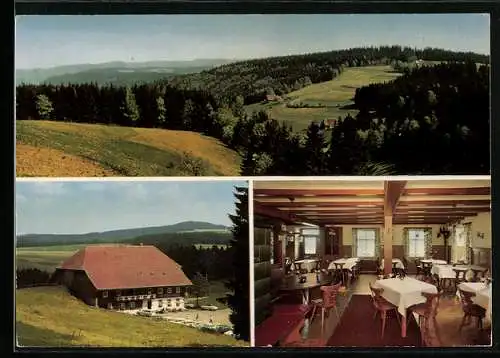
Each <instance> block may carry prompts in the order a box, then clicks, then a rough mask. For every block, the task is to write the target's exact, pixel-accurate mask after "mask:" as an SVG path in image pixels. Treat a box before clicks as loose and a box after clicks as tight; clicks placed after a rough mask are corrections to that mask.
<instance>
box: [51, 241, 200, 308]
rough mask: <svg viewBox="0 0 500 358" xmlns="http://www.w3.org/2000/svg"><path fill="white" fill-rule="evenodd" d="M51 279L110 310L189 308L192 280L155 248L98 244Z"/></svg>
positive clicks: (67, 264) (81, 251)
mask: <svg viewBox="0 0 500 358" xmlns="http://www.w3.org/2000/svg"><path fill="white" fill-rule="evenodd" d="M52 280H53V281H54V282H56V283H59V284H62V285H64V286H66V287H67V288H68V290H69V291H70V292H71V293H72V294H74V295H75V296H76V297H78V298H80V299H81V300H82V301H84V302H85V303H87V304H89V305H93V306H96V307H100V308H107V309H119V310H126V309H140V308H142V309H150V310H157V309H162V308H165V309H167V310H182V309H184V297H185V295H186V293H187V289H188V287H190V286H191V285H192V283H191V281H190V280H189V279H188V278H187V276H186V275H185V274H184V272H183V271H182V268H181V266H180V265H179V264H178V263H177V262H175V261H174V260H172V259H171V258H170V257H168V256H167V255H165V254H164V253H163V252H161V251H160V250H159V249H157V248H156V247H154V246H150V245H98V246H87V247H85V248H83V249H81V250H79V251H77V252H76V253H75V254H74V255H73V256H71V257H70V258H68V259H67V260H65V261H64V262H63V263H62V264H61V265H60V266H58V267H57V268H56V271H55V272H54V275H53V277H52Z"/></svg>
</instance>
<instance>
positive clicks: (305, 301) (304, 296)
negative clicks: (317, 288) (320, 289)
mask: <svg viewBox="0 0 500 358" xmlns="http://www.w3.org/2000/svg"><path fill="white" fill-rule="evenodd" d="M302 304H303V305H308V304H309V290H308V289H305V290H302Z"/></svg>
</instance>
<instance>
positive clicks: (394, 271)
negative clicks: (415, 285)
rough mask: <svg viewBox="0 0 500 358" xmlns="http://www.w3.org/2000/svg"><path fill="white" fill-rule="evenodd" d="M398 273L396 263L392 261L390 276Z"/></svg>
mask: <svg viewBox="0 0 500 358" xmlns="http://www.w3.org/2000/svg"><path fill="white" fill-rule="evenodd" d="M398 274H399V268H398V263H397V262H393V263H392V277H396V276H397V275H398Z"/></svg>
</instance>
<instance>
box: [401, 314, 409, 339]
mask: <svg viewBox="0 0 500 358" xmlns="http://www.w3.org/2000/svg"><path fill="white" fill-rule="evenodd" d="M406 314H408V312H406ZM401 337H403V338H405V337H406V317H405V316H403V315H401Z"/></svg>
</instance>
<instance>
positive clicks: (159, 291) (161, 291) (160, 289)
mask: <svg viewBox="0 0 500 358" xmlns="http://www.w3.org/2000/svg"><path fill="white" fill-rule="evenodd" d="M158 294H159V295H161V294H163V288H162V287H160V288H159V289H158Z"/></svg>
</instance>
